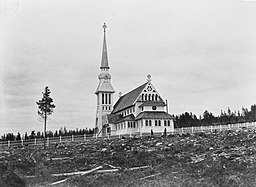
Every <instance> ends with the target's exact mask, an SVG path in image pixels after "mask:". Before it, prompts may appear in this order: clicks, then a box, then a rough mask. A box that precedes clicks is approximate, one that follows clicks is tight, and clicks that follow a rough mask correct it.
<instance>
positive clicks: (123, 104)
mask: <svg viewBox="0 0 256 187" xmlns="http://www.w3.org/2000/svg"><path fill="white" fill-rule="evenodd" d="M147 84H148V82H146V83H144V84H143V85H141V86H139V87H137V88H135V89H134V90H132V91H130V92H129V93H127V94H125V95H123V96H121V97H120V98H119V99H118V101H117V102H116V104H115V105H114V109H113V111H112V113H116V112H118V111H120V110H123V109H125V108H128V107H130V106H132V105H133V104H134V102H135V101H136V99H137V98H138V97H139V95H140V93H141V92H142V91H143V89H144V88H145V86H146V85H147Z"/></svg>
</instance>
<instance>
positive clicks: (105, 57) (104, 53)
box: [100, 23, 109, 69]
mask: <svg viewBox="0 0 256 187" xmlns="http://www.w3.org/2000/svg"><path fill="white" fill-rule="evenodd" d="M102 27H103V29H104V38H103V49H102V59H101V67H100V69H105V68H106V69H109V66H108V53H107V43H106V28H107V25H106V24H105V23H104V25H103V26H102Z"/></svg>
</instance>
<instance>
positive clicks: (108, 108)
mask: <svg viewBox="0 0 256 187" xmlns="http://www.w3.org/2000/svg"><path fill="white" fill-rule="evenodd" d="M102 110H111V106H102Z"/></svg>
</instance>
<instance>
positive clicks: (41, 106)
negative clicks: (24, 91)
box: [36, 86, 56, 148]
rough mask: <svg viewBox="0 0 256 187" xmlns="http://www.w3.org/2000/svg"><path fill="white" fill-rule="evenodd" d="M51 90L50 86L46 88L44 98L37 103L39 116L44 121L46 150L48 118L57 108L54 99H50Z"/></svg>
mask: <svg viewBox="0 0 256 187" xmlns="http://www.w3.org/2000/svg"><path fill="white" fill-rule="evenodd" d="M50 93H51V91H50V89H49V88H48V86H46V87H45V89H44V92H42V94H43V98H42V99H41V100H39V101H38V102H36V104H37V105H38V115H39V117H40V118H41V119H42V120H43V121H44V148H45V144H46V121H47V120H48V116H49V115H51V114H52V113H53V109H54V108H55V107H56V106H55V105H54V104H53V99H52V98H51V97H50Z"/></svg>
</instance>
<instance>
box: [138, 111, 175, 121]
mask: <svg viewBox="0 0 256 187" xmlns="http://www.w3.org/2000/svg"><path fill="white" fill-rule="evenodd" d="M139 119H174V117H173V116H172V115H170V114H168V113H166V112H162V111H154V112H151V111H145V112H141V113H139V114H138V116H136V118H135V120H139Z"/></svg>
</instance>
